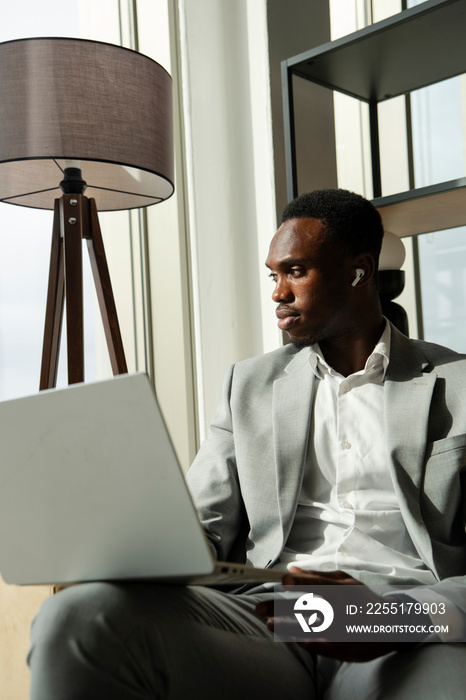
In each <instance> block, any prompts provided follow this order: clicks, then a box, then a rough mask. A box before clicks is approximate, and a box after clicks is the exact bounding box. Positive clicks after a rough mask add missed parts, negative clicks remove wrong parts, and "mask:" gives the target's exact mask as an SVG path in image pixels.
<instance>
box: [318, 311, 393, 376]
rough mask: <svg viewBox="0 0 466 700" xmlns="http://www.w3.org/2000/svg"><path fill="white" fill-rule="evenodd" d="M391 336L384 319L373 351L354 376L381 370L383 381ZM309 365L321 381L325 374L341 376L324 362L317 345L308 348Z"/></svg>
mask: <svg viewBox="0 0 466 700" xmlns="http://www.w3.org/2000/svg"><path fill="white" fill-rule="evenodd" d="M391 334H392V331H391V327H390V324H389V323H388V321H387V319H385V328H384V331H383V333H382V335H381V336H380V338H379V340H378V342H377V343H376V345H375V347H374V349H373V351H372V352H371V354H370V355H369V357H368V358H367V360H366V364H365V367H364V369H362V370H360V371H359V372H355V375H356V374H358V375H362V374H366V373H367V372H371V373H373V372H374V370H377V369H379V368H381V369H382V380H384V379H385V374H386V372H387V368H388V363H389V362H390V340H391ZM309 364H310V365H311V368H312V371H313V372H314V374H315V375H316V377H318V378H319V379H322V378H323V376H324V375H325V374H331V375H333V376H337V377H339V376H341V375H340V374H339V373H338V372H336V371H335V370H334V369H333V368H332V367H330V365H329V364H328V363H327V362H326V361H325V358H324V356H323V354H322V351H321V349H320V347H319V343H314V345H311V347H310V348H309Z"/></svg>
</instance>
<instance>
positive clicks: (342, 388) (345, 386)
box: [341, 384, 351, 394]
mask: <svg viewBox="0 0 466 700" xmlns="http://www.w3.org/2000/svg"><path fill="white" fill-rule="evenodd" d="M341 391H342V393H343V394H348V393H349V392H350V391H351V387H350V386H348V384H344V385H343V386H342V387H341Z"/></svg>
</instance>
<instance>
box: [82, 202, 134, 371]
mask: <svg viewBox="0 0 466 700" xmlns="http://www.w3.org/2000/svg"><path fill="white" fill-rule="evenodd" d="M88 201H89V229H90V230H89V235H88V236H86V238H87V247H88V251H89V258H90V261H91V268H92V274H93V276H94V284H95V288H96V291H97V299H98V301H99V307H100V313H101V316H102V321H103V326H104V333H105V339H106V341H107V347H108V353H109V355H110V363H111V365H112V370H113V374H114V375H115V374H126V373H127V371H128V368H127V365H126V358H125V351H124V348H123V340H122V338H121V332H120V325H119V323H118V316H117V311H116V305H115V298H114V296H113V290H112V284H111V281H110V274H109V271H108V265H107V257H106V255H105V249H104V242H103V239H102V233H101V230H100V225H99V217H98V215H97V207H96V203H95V200H94V199H89V200H88Z"/></svg>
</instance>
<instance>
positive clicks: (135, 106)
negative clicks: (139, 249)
mask: <svg viewBox="0 0 466 700" xmlns="http://www.w3.org/2000/svg"><path fill="white" fill-rule="evenodd" d="M0 125H1V128H0V201H3V202H8V203H11V204H19V205H22V206H27V207H36V208H39V209H53V207H54V200H55V199H56V198H57V197H60V196H61V194H62V192H61V190H60V181H62V180H63V178H64V171H65V169H66V168H69V167H70V166H71V167H77V168H80V169H81V170H82V177H83V179H84V180H85V182H86V183H87V190H86V195H87V196H88V197H93V198H95V200H96V204H97V208H98V209H99V210H100V211H105V210H118V209H132V208H135V207H144V206H147V205H149V204H155V203H157V202H160V201H162V200H164V199H167V198H168V197H169V196H170V195H171V194H172V193H173V189H174V188H173V133H172V83H171V78H170V76H169V74H168V73H167V72H166V71H165V69H164V68H162V66H160V65H159V64H158V63H156V62H155V61H153V60H152V59H150V58H148V57H147V56H144V55H142V54H140V53H137V52H136V51H131V50H129V49H125V48H122V47H120V46H114V45H113V44H105V43H101V42H96V41H87V40H83V39H68V38H34V39H19V40H16V41H8V42H4V43H1V44H0Z"/></svg>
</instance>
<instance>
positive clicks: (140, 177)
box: [0, 38, 174, 389]
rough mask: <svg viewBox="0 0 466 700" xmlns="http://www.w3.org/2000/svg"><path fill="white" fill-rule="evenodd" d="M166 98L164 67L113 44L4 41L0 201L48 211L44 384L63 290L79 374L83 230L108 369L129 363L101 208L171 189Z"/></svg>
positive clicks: (72, 360)
mask: <svg viewBox="0 0 466 700" xmlns="http://www.w3.org/2000/svg"><path fill="white" fill-rule="evenodd" d="M171 96H172V85H171V78H170V76H169V75H168V73H167V72H166V71H165V69H164V68H162V66H160V65H159V64H158V63H156V62H155V61H153V60H152V59H150V58H148V57H147V56H144V55H142V54H139V53H137V52H135V51H131V50H129V49H125V48H122V47H120V46H114V45H112V44H105V43H101V42H96V41H87V40H82V39H68V38H34V39H19V40H16V41H8V42H4V43H1V44H0V201H2V202H8V203H10V204H17V205H20V206H26V207H34V208H38V209H53V210H54V219H53V230H52V249H51V256H50V271H49V282H48V293H47V306H46V318H45V330H44V343H43V349H42V366H41V377H40V389H48V388H51V387H54V386H55V384H56V377H57V367H58V357H59V346H60V335H61V326H62V320H63V310H64V302H65V298H66V326H67V345H68V383H69V384H73V383H76V382H82V381H84V332H83V282H82V240H83V239H86V241H87V244H88V249H89V255H90V260H91V268H92V272H93V277H94V282H95V285H96V291H97V298H98V301H99V307H100V311H101V314H102V320H103V325H104V331H105V336H106V341H107V346H108V349H109V354H110V361H111V365H112V370H113V373H114V374H122V373H125V372H126V371H127V366H126V360H125V354H124V350H123V344H122V340H121V333H120V328H119V323H118V317H117V312H116V307H115V301H114V297H113V292H112V287H111V282H110V276H109V273H108V266H107V261H106V257H105V251H104V247H103V241H102V236H101V231H100V226H99V220H98V215H97V211H98V210H99V211H115V210H122V209H133V208H137V207H145V206H148V205H150V204H156V203H158V202H161V201H163V200H164V199H167V198H168V197H170V195H171V194H172V193H173V189H174V188H173V179H174V178H173V146H172V142H173V138H172V112H171V109H172V98H171ZM84 193H86V194H84Z"/></svg>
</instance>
